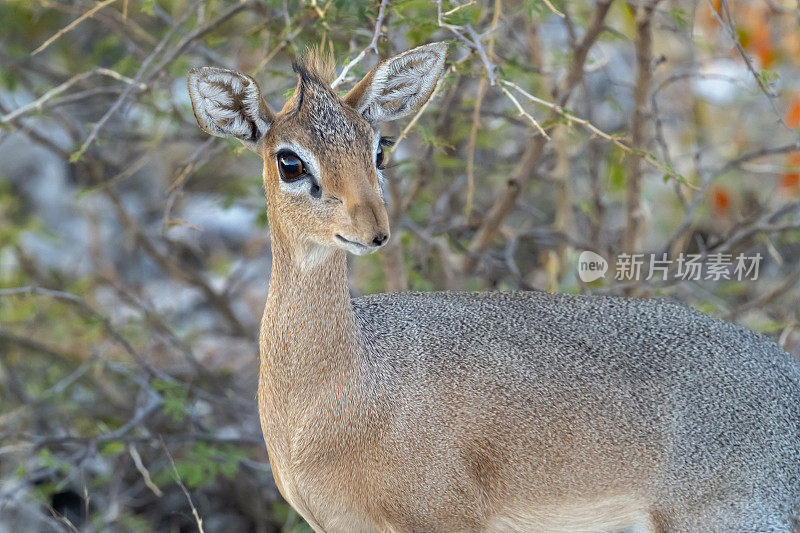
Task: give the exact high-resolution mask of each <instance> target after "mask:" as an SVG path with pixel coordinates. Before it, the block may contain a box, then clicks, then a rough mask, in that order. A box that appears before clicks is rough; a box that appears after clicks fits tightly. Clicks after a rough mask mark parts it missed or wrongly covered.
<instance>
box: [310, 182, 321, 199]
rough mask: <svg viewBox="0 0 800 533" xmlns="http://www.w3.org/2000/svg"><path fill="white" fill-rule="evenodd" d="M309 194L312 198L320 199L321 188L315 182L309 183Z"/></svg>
mask: <svg viewBox="0 0 800 533" xmlns="http://www.w3.org/2000/svg"><path fill="white" fill-rule="evenodd" d="M309 192H310V193H311V196H312V198H322V187H320V186H319V184H318V183H317V182H316V181H315V182H312V183H311V190H310V191H309Z"/></svg>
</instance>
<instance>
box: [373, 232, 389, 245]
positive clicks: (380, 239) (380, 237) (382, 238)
mask: <svg viewBox="0 0 800 533" xmlns="http://www.w3.org/2000/svg"><path fill="white" fill-rule="evenodd" d="M388 238H389V236H388V235H386V234H385V233H378V234H377V235H375V238H374V239H372V244H374V245H375V246H380V245H381V244H383V243H385V242H386V239H388Z"/></svg>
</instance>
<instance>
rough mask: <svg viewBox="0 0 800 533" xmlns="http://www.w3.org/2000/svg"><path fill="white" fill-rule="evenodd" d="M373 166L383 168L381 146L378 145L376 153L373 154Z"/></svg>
mask: <svg viewBox="0 0 800 533" xmlns="http://www.w3.org/2000/svg"><path fill="white" fill-rule="evenodd" d="M375 166H376V167H378V168H383V146H381V145H378V153H377V154H375Z"/></svg>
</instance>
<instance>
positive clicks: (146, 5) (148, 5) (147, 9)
mask: <svg viewBox="0 0 800 533" xmlns="http://www.w3.org/2000/svg"><path fill="white" fill-rule="evenodd" d="M155 7H156V0H144V2H142V13H147V14H148V15H153V10H154V9H155Z"/></svg>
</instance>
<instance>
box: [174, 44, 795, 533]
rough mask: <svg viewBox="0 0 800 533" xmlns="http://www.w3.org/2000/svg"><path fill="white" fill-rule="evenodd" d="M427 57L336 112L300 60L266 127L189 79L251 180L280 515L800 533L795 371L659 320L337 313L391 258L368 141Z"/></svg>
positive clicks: (546, 304)
mask: <svg viewBox="0 0 800 533" xmlns="http://www.w3.org/2000/svg"><path fill="white" fill-rule="evenodd" d="M445 54H446V45H444V44H442V43H435V44H429V45H426V46H421V47H419V48H415V49H413V50H410V51H407V52H405V53H402V54H400V55H398V56H395V57H392V58H391V59H388V60H385V61H382V62H380V63H378V64H377V65H376V66H375V67H374V68H373V69H372V70H371V71H370V72H369V74H367V75H366V77H365V78H364V79H362V80H361V81H360V82H359V83H358V84H357V85H356V86H355V87H354V88H353V89H352V90H351V91H350V92H349V93H347V95H346V96H344V97H340V96H338V95H337V93H336V92H334V91H333V90H331V88H330V81H331V79H332V75H333V68H332V67H331V66H330V65H328V64H326V62H325V61H323V60H321V59H320V57H319V56H318V55H315V54H310V55H309V56H308V57H306V58H305V59H303V60H301V61H300V62H299V63H298V64H296V66H295V71H296V72H297V75H298V77H299V81H298V84H297V89H296V90H295V92H294V94H293V96H292V97H291V98H290V99H289V101H288V102H287V103H286V105H285V106H284V107H283V109H282V110H281V111H279V112H273V111H271V110H270V109H269V107H268V106H267V105H266V103H265V101H264V99H263V97H262V95H261V92H260V89H259V87H258V84H257V83H256V82H255V81H254V80H253V79H252V78H250V77H248V76H246V75H244V74H241V73H237V72H233V71H230V70H223V69H218V68H201V69H195V70H192V72H191V74H190V76H189V92H190V94H191V98H192V104H193V107H194V113H195V116H196V118H197V122H198V124H199V125H200V127H201V128H202V129H203V130H204V131H206V132H208V133H210V134H212V135H217V136H220V137H235V138H237V139H239V140H241V141H242V142H243V143H244V144H245V145H246V146H247V147H249V148H250V149H252V150H253V151H255V152H256V153H258V154H259V155H260V156H261V157H262V158H263V160H264V173H263V174H264V188H265V189H266V197H267V213H268V216H269V222H270V235H271V242H272V257H273V262H272V275H271V278H270V283H269V295H268V297H267V304H266V309H265V311H264V316H263V320H262V322H261V337H260V345H261V370H260V383H259V390H258V402H259V410H260V417H261V426H262V429H263V432H264V440H265V441H266V444H267V450H268V452H269V459H270V463H271V465H272V472H273V475H274V477H275V482H276V483H277V486H278V488H279V489H280V492H281V494H283V496H284V497H285V498H286V500H287V501H288V502H289V503H291V505H292V506H293V507H294V508H295V509H297V511H298V512H299V513H300V514H301V515H302V516H303V518H305V519H306V520H307V521H308V523H309V524H311V526H312V527H313V528H314V529H315V530H316V531H326V532H346V533H351V532H362V531H364V532H366V531H370V532H372V531H380V532H420V533H430V532H448V533H449V532H460V531H470V532H472V531H530V532H540V531H541V532H549V531H622V530H631V531H633V530H638V531H685V532H712V531H720V532H748V533H750V532H766V531H775V532H778V531H780V532H790V531H798V515H800V364H799V363H798V361H796V360H795V359H794V358H792V357H791V356H790V355H789V354H787V353H785V352H784V351H782V350H781V349H780V348H779V347H778V346H777V345H776V344H774V343H773V342H771V341H770V340H768V339H766V338H764V337H761V336H759V335H757V334H755V333H753V332H751V331H748V330H745V329H742V328H739V327H736V326H734V325H732V324H729V323H726V322H722V321H720V320H716V319H713V318H710V317H708V316H705V315H703V314H701V313H699V312H697V311H693V310H691V309H688V308H686V307H683V306H681V305H678V304H675V303H669V302H666V301H659V300H641V299H622V298H603V297H587V296H566V295H558V294H543V293H535V292H525V293H521V292H494V293H457V292H433V293H399V294H377V295H373V296H367V297H365V298H355V299H351V298H350V295H349V292H348V285H347V271H346V256H345V254H346V252H350V253H353V254H357V255H362V254H367V253H372V252H374V251H376V250H378V249H379V248H380V247H381V246H383V245H384V244H385V243H386V241H387V239H388V238H389V225H388V220H387V215H386V209H385V207H384V203H385V199H384V197H383V195H382V192H381V180H382V177H381V167H382V164H383V158H384V156H383V149H382V147H383V146H384V144H385V142H386V140H385V139H384V138H382V137H381V134H380V131H379V127H380V125H381V123H382V122H385V121H389V120H395V119H397V118H400V117H403V116H405V115H408V114H409V113H413V112H415V111H417V110H418V109H419V108H420V106H422V105H423V104H424V103H425V101H426V100H427V99H428V98H429V97H430V95H431V93H432V91H433V89H434V86H435V85H436V82H437V80H438V78H439V77H440V76H441V74H442V71H443V67H444V63H445Z"/></svg>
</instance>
